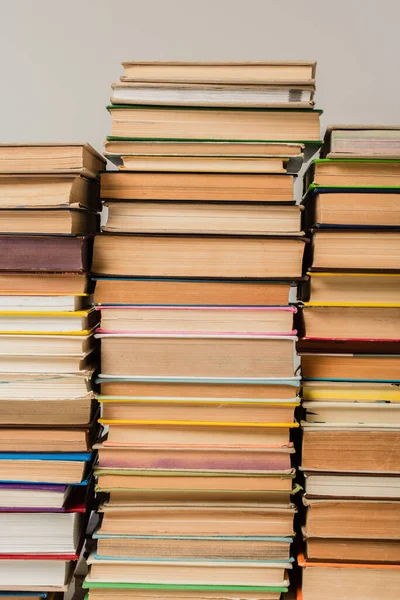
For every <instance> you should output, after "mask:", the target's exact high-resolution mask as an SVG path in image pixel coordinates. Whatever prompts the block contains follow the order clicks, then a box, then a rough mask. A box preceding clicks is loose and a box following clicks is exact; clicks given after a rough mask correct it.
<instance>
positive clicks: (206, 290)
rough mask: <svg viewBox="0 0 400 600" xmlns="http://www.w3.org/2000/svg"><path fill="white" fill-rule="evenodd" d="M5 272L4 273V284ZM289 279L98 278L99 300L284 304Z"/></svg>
mask: <svg viewBox="0 0 400 600" xmlns="http://www.w3.org/2000/svg"><path fill="white" fill-rule="evenodd" d="M1 282H2V275H1V274H0V284H1ZM290 289H291V283H290V282H287V281H281V282H279V281H277V282H272V281H271V282H261V281H260V282H258V281H246V282H243V281H229V280H227V281H199V280H197V281H196V280H194V281H191V280H189V279H186V280H185V279H180V280H179V279H178V280H172V281H171V280H168V279H97V280H96V288H95V293H94V301H95V302H96V304H163V305H169V304H174V305H176V304H182V305H199V304H203V305H215V306H223V305H226V303H227V301H228V300H229V304H231V305H232V306H268V305H271V306H284V305H287V304H288V303H289V292H290Z"/></svg>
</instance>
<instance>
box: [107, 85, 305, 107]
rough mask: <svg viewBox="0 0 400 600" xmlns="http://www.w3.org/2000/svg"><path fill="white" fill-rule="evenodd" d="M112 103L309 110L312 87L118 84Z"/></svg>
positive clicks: (113, 90) (113, 88) (114, 86)
mask: <svg viewBox="0 0 400 600" xmlns="http://www.w3.org/2000/svg"><path fill="white" fill-rule="evenodd" d="M111 89H112V92H111V99H110V100H111V103H112V104H142V105H150V106H221V107H228V106H232V107H247V108H266V107H268V108H279V107H282V108H285V107H286V108H312V107H313V105H314V102H313V97H314V89H315V88H314V85H313V84H309V85H307V84H297V85H296V84H295V83H293V84H290V83H289V84H282V85H278V84H275V85H274V84H269V85H268V84H257V85H254V84H253V85H251V84H248V85H238V84H229V83H228V84H221V83H218V84H212V83H175V82H171V83H167V82H162V83H160V82H146V83H145V82H136V81H120V82H118V83H113V84H112V85H111Z"/></svg>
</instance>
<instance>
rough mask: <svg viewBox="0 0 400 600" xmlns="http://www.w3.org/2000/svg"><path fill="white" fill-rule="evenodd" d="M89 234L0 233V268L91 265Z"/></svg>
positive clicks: (52, 268) (84, 268)
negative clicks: (87, 235) (83, 235)
mask: <svg viewBox="0 0 400 600" xmlns="http://www.w3.org/2000/svg"><path fill="white" fill-rule="evenodd" d="M91 243H92V239H91V238H89V237H72V236H64V237H61V236H58V237H57V236H50V235H48V236H39V235H37V236H28V235H19V236H11V235H1V236H0V271H35V272H37V271H50V272H52V271H76V272H78V273H79V272H84V271H88V270H89V268H90V248H91Z"/></svg>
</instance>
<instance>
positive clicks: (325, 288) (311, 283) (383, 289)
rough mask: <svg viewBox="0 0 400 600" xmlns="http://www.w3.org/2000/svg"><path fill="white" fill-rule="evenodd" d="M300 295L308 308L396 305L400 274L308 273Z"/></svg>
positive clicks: (399, 289) (399, 288)
mask: <svg viewBox="0 0 400 600" xmlns="http://www.w3.org/2000/svg"><path fill="white" fill-rule="evenodd" d="M307 275H308V281H306V282H305V283H304V284H303V285H302V289H301V295H302V299H303V300H304V301H307V305H309V306H313V305H316V306H317V305H324V306H347V305H351V306H388V307H390V306H393V305H396V304H397V301H398V298H399V296H398V294H399V291H400V278H399V275H396V274H389V273H343V272H342V273H332V272H330V273H324V272H318V273H314V272H309V273H308V274H307Z"/></svg>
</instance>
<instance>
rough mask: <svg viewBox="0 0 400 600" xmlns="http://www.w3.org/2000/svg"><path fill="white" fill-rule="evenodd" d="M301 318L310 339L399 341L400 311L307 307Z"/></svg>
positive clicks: (362, 307) (303, 310)
mask: <svg viewBox="0 0 400 600" xmlns="http://www.w3.org/2000/svg"><path fill="white" fill-rule="evenodd" d="M300 317H301V318H302V320H303V324H304V333H305V335H306V337H307V338H316V339H323V338H330V339H345V340H349V349H350V348H351V340H353V339H354V340H355V339H358V340H398V339H399V338H400V327H399V325H400V304H399V306H398V307H385V308H382V307H369V306H315V305H313V306H303V308H302V309H301V312H300Z"/></svg>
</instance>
